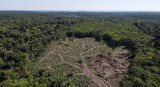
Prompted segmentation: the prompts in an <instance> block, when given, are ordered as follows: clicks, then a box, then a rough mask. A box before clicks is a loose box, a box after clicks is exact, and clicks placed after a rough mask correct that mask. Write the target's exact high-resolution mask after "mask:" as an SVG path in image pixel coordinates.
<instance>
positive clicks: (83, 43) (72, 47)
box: [37, 38, 130, 87]
mask: <svg viewBox="0 0 160 87" xmlns="http://www.w3.org/2000/svg"><path fill="white" fill-rule="evenodd" d="M128 56H129V53H128V51H127V50H124V49H123V48H120V47H119V48H116V49H114V50H112V49H111V48H110V47H107V45H106V44H105V43H102V42H96V41H95V40H94V39H92V38H83V39H77V38H66V39H65V40H59V41H55V42H52V43H51V44H50V45H49V46H48V48H47V50H46V52H45V53H44V56H43V57H42V58H41V60H40V62H39V63H38V65H37V69H40V70H45V73H46V74H48V73H49V75H50V76H51V77H57V76H62V75H65V76H68V77H69V78H70V79H71V81H74V82H75V83H76V84H77V86H78V85H79V84H81V83H83V84H86V85H88V86H91V87H115V86H118V83H119V82H120V81H121V80H122V78H123V77H124V75H125V74H126V71H127V68H128V66H129V65H130V62H129V60H128Z"/></svg>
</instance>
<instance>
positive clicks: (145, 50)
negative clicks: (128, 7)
mask: <svg viewBox="0 0 160 87" xmlns="http://www.w3.org/2000/svg"><path fill="white" fill-rule="evenodd" d="M66 37H76V38H86V37H92V38H95V39H96V40H97V41H104V42H106V43H107V44H108V45H109V46H110V47H112V48H113V49H114V48H115V47H118V46H125V47H126V49H128V50H130V54H131V55H132V56H131V59H132V61H131V65H130V67H129V71H128V73H127V74H126V75H125V77H124V79H123V80H122V81H121V83H120V86H122V87H159V85H160V65H159V64H160V13H158V12H38V11H1V12H0V86H2V87H11V86H38V87H45V86H46V87H49V86H50V87H53V86H55V87H72V86H73V87H74V86H77V85H75V84H74V83H72V81H70V80H69V79H68V77H67V76H60V77H59V78H49V76H46V75H44V74H43V70H39V71H32V70H30V69H28V64H29V63H34V62H37V61H38V60H39V59H40V57H41V56H42V54H43V52H44V51H45V50H46V47H47V45H49V44H50V42H54V41H57V40H60V39H65V38H66ZM82 87H83V83H82Z"/></svg>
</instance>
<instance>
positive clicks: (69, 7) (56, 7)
mask: <svg viewBox="0 0 160 87" xmlns="http://www.w3.org/2000/svg"><path fill="white" fill-rule="evenodd" d="M0 10H53V11H160V0H0Z"/></svg>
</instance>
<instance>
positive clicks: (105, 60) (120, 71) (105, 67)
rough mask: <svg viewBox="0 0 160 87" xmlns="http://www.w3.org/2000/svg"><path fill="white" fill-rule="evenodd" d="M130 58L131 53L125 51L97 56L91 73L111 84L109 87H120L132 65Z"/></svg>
mask: <svg viewBox="0 0 160 87" xmlns="http://www.w3.org/2000/svg"><path fill="white" fill-rule="evenodd" d="M128 57H129V52H128V51H127V50H123V49H115V50H114V52H113V53H107V54H103V55H97V56H96V57H95V58H94V60H92V62H91V67H92V68H91V72H92V73H94V74H95V75H97V76H99V77H100V78H102V79H103V80H105V81H107V82H108V83H110V86H109V87H111V86H113V87H118V85H119V83H120V81H121V80H122V79H123V77H124V75H125V74H126V73H127V69H128V67H129V65H130V62H129V59H128ZM103 87H104V86H103Z"/></svg>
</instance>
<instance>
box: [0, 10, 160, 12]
mask: <svg viewBox="0 0 160 87" xmlns="http://www.w3.org/2000/svg"><path fill="white" fill-rule="evenodd" d="M2 11H26V12H27V11H28V12H160V11H146V10H144V11H143V10H142V11H136V10H135V11H132V10H128V11H125V10H122V11H118V10H117V11H116V10H106V11H105V10H0V12H2Z"/></svg>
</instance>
